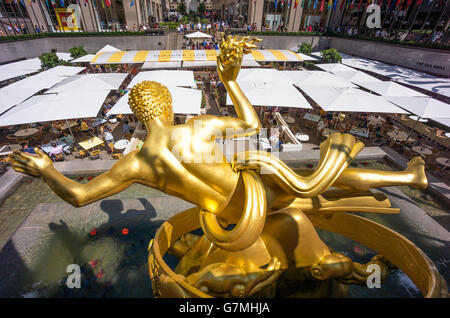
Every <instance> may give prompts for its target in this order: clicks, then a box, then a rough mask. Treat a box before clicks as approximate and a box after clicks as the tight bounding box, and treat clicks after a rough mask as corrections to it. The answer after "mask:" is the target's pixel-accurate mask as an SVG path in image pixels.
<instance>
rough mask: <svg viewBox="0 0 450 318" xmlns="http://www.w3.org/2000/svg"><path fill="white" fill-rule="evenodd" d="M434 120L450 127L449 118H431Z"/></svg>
mask: <svg viewBox="0 0 450 318" xmlns="http://www.w3.org/2000/svg"><path fill="white" fill-rule="evenodd" d="M431 119H432V120H434V121H437V122H438V123H440V124H442V125H445V126H447V127H450V118H431Z"/></svg>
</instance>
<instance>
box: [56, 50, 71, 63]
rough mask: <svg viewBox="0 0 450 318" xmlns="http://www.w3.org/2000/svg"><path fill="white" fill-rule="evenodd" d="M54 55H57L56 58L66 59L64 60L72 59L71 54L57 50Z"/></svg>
mask: <svg viewBox="0 0 450 318" xmlns="http://www.w3.org/2000/svg"><path fill="white" fill-rule="evenodd" d="M56 56H58V58H59V59H60V60H63V61H66V62H69V61H71V60H73V58H72V55H71V54H70V53H61V52H57V53H56Z"/></svg>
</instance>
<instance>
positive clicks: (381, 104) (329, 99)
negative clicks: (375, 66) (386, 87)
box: [301, 86, 407, 114]
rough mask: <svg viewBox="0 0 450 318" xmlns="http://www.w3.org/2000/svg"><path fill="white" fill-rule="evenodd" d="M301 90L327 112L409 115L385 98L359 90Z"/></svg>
mask: <svg viewBox="0 0 450 318" xmlns="http://www.w3.org/2000/svg"><path fill="white" fill-rule="evenodd" d="M301 89H302V90H303V91H304V92H305V93H306V94H307V95H308V96H309V97H311V98H312V99H313V100H314V101H315V102H316V103H317V104H318V105H319V106H320V107H322V108H323V109H324V110H325V111H331V112H365V113H366V112H367V113H394V114H405V113H407V112H406V111H404V110H403V109H401V108H400V107H397V106H395V105H394V104H392V103H390V102H388V101H387V100H386V99H384V98H383V97H381V96H376V95H373V94H369V93H367V92H364V91H362V90H360V89H357V88H337V87H330V88H324V87H319V86H302V87H301Z"/></svg>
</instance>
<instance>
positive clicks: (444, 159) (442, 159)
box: [436, 157, 450, 169]
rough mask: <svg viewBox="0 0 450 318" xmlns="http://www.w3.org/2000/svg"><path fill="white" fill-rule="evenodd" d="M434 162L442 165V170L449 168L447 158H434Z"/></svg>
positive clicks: (449, 162) (449, 161) (449, 163)
mask: <svg viewBox="0 0 450 318" xmlns="http://www.w3.org/2000/svg"><path fill="white" fill-rule="evenodd" d="M436 161H437V162H438V163H439V164H441V165H443V166H444V169H445V168H448V167H450V159H448V158H443V157H439V158H436Z"/></svg>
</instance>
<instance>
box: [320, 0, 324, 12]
mask: <svg viewBox="0 0 450 318" xmlns="http://www.w3.org/2000/svg"><path fill="white" fill-rule="evenodd" d="M323 3H324V0H322V4H321V5H320V12H322V11H323Z"/></svg>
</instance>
